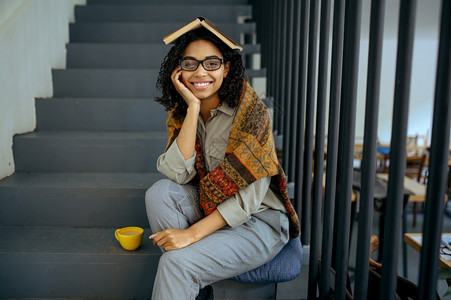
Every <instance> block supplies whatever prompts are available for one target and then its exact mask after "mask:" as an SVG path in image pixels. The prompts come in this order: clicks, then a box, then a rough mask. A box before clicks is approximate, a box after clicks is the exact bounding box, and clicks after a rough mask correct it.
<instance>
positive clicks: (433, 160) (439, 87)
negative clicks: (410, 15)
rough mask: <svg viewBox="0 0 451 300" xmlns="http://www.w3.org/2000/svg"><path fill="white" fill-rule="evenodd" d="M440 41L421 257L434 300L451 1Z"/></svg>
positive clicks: (425, 293)
mask: <svg viewBox="0 0 451 300" xmlns="http://www.w3.org/2000/svg"><path fill="white" fill-rule="evenodd" d="M441 12H442V14H441V26H440V41H439V51H438V63H437V73H436V79H435V80H436V83H435V100H434V117H433V125H432V126H433V127H432V139H431V156H430V164H429V166H430V173H429V174H430V175H429V178H428V186H427V193H426V207H425V218H424V220H425V222H424V226H423V246H422V248H421V259H420V280H419V288H420V295H419V296H420V299H424V300H426V299H434V298H435V291H436V289H437V265H438V259H439V257H438V256H439V247H440V239H441V230H442V223H443V212H444V201H443V198H444V194H445V187H446V181H445V180H446V173H447V170H446V169H447V165H448V164H447V160H448V155H449V152H448V151H449V150H448V147H449V134H450V132H449V131H450V114H451V112H450V110H451V105H450V97H451V96H450V87H451V85H450V82H451V74H450V73H451V57H450V56H451V38H450V37H451V20H450V16H451V1H449V0H443V1H442V11H441Z"/></svg>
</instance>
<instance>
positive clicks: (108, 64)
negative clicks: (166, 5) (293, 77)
mask: <svg viewBox="0 0 451 300" xmlns="http://www.w3.org/2000/svg"><path fill="white" fill-rule="evenodd" d="M170 47H171V46H166V45H164V44H163V42H162V41H161V40H160V41H159V43H158V44H104V43H102V44H98V43H70V44H68V45H67V68H69V69H70V68H129V69H130V68H133V69H158V68H160V65H161V63H162V61H163V59H164V57H165V56H166V54H167V53H168V51H169V49H170ZM260 48H261V47H260V45H259V44H256V45H253V44H246V45H244V49H243V52H242V54H243V60H244V62H245V65H246V68H250V69H254V66H253V65H252V55H254V54H256V53H260Z"/></svg>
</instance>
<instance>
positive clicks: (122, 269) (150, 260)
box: [0, 226, 276, 300]
mask: <svg viewBox="0 0 451 300" xmlns="http://www.w3.org/2000/svg"><path fill="white" fill-rule="evenodd" d="M116 228H117V227H114V228H63V227H59V228H58V227H11V226H1V227H0V240H1V241H2V243H0V280H1V282H2V284H1V285H0V295H1V297H2V298H34V299H37V298H39V299H43V298H88V299H89V298H91V299H150V296H151V295H152V288H153V281H154V279H155V274H156V270H157V266H158V261H159V258H160V257H161V252H160V249H159V248H157V247H155V246H154V245H153V244H152V242H151V240H149V239H148V237H149V235H150V234H151V232H150V230H149V229H148V228H144V236H143V241H142V244H141V246H140V248H138V249H137V250H135V251H127V250H123V249H122V248H121V246H120V244H119V243H118V242H117V241H116V239H115V237H114V231H115V230H116ZM213 289H214V294H215V299H217V300H221V299H229V300H230V299H275V298H276V294H275V291H276V289H275V284H247V283H240V282H235V281H232V280H223V281H220V282H217V283H214V284H213Z"/></svg>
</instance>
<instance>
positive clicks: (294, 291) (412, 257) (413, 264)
mask: <svg viewBox="0 0 451 300" xmlns="http://www.w3.org/2000/svg"><path fill="white" fill-rule="evenodd" d="M450 206H451V205H450ZM406 210H407V232H421V231H422V228H423V214H422V213H421V212H419V213H418V217H417V225H416V226H415V227H413V208H412V204H409V205H408V206H407V207H406ZM448 211H449V212H451V208H450V209H448ZM378 219H379V218H378V217H375V218H374V221H373V233H374V234H377V232H378ZM357 227H358V224H357V223H355V224H354V230H353V233H352V241H351V249H350V257H349V261H350V266H351V267H352V266H354V265H355V258H356V241H357ZM443 232H451V218H450V217H447V216H445V217H444V221H443ZM401 255H402V252H401V251H400V256H399V260H398V262H399V267H398V270H399V274H402V256H401ZM407 258H408V274H407V278H408V279H409V280H411V281H412V282H414V283H416V282H417V281H418V273H419V262H420V254H419V252H417V251H416V250H414V249H413V248H412V247H410V246H407ZM350 276H351V280H352V279H353V274H352V272H351V273H350ZM307 281H308V266H306V267H304V268H303V270H302V273H301V275H300V276H299V277H298V278H297V279H295V280H293V281H290V282H287V283H283V284H279V286H278V289H277V299H284V300H290V299H307ZM446 289H447V284H446V282H445V281H444V280H439V282H438V284H437V291H438V294H439V295H440V296H441V299H451V296H443V295H444V294H445V293H446Z"/></svg>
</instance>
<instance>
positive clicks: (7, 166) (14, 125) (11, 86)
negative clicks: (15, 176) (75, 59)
mask: <svg viewBox="0 0 451 300" xmlns="http://www.w3.org/2000/svg"><path fill="white" fill-rule="evenodd" d="M85 2H86V0H65V1H60V0H1V1H0V178H3V177H5V176H8V175H11V174H12V173H13V172H14V158H13V153H12V138H13V136H14V135H15V134H18V133H25V132H29V131H33V130H34V128H35V127H36V114H35V105H34V98H35V97H52V93H53V87H52V78H51V69H52V68H65V66H66V48H65V45H66V43H67V42H68V40H69V22H73V20H74V16H73V6H74V5H75V4H84V3H85Z"/></svg>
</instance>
